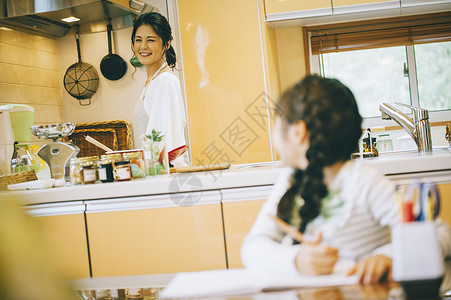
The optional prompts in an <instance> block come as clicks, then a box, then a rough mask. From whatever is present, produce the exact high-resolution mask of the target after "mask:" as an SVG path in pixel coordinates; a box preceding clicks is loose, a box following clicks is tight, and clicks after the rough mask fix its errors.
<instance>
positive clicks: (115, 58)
mask: <svg viewBox="0 0 451 300" xmlns="http://www.w3.org/2000/svg"><path fill="white" fill-rule="evenodd" d="M112 30H113V26H112V25H111V22H108V25H107V33H108V54H107V55H106V56H105V57H104V58H103V59H102V61H101V62H100V71H101V72H102V74H103V76H104V77H105V78H106V79H109V80H118V79H121V78H122V77H123V76H124V75H125V72H126V71H127V63H126V62H125V61H124V60H123V59H122V57H120V56H119V55H117V54H113V50H112V46H111V31H112Z"/></svg>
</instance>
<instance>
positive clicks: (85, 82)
mask: <svg viewBox="0 0 451 300" xmlns="http://www.w3.org/2000/svg"><path fill="white" fill-rule="evenodd" d="M79 38H80V31H79V27H78V25H76V27H75V40H76V41H77V53H78V62H76V63H74V64H73V65H71V66H70V67H69V68H68V69H67V70H66V74H65V75H64V88H65V89H66V91H67V92H68V93H69V94H70V95H71V96H72V97H74V98H76V99H78V102H79V103H80V105H83V106H84V105H89V104H91V97H92V96H93V95H94V94H95V93H96V91H97V88H98V87H99V75H98V74H97V71H96V69H95V68H94V67H93V66H92V65H90V64H87V63H84V62H82V61H81V55H80V40H79ZM83 99H89V102H88V103H87V104H83V103H82V102H81V100H83Z"/></svg>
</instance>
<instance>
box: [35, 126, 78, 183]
mask: <svg viewBox="0 0 451 300" xmlns="http://www.w3.org/2000/svg"><path fill="white" fill-rule="evenodd" d="M74 129H75V124H73V123H58V124H51V125H36V126H32V127H31V132H32V133H33V134H34V135H35V136H37V137H39V138H41V137H43V138H46V139H52V140H53V142H51V143H48V144H46V145H44V146H42V147H41V148H40V149H39V150H38V156H39V157H40V158H42V159H43V160H44V161H45V162H46V163H47V164H48V165H49V167H50V173H51V176H52V178H54V179H63V180H64V181H65V182H66V183H67V182H70V171H69V169H70V160H71V159H72V158H74V157H76V156H77V154H78V152H80V148H78V147H77V146H76V145H74V144H72V143H64V142H59V141H57V140H58V138H62V137H66V136H68V135H70V134H72V132H73V131H74Z"/></svg>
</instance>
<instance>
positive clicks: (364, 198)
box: [241, 75, 451, 284]
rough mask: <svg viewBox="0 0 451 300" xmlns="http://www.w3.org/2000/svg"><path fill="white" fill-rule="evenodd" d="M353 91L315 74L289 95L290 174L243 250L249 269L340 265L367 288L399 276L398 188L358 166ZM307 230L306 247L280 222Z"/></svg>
mask: <svg viewBox="0 0 451 300" xmlns="http://www.w3.org/2000/svg"><path fill="white" fill-rule="evenodd" d="M361 123H362V118H361V116H360V114H359V111H358V108H357V104H356V101H355V99H354V96H353V94H352V92H351V91H350V90H349V89H348V88H347V87H346V86H344V85H343V84H342V83H341V82H340V81H338V80H335V79H328V78H322V77H319V76H316V75H309V76H307V77H306V78H304V79H303V80H302V81H301V82H299V83H298V84H296V85H295V86H294V87H292V88H291V89H289V90H287V91H286V92H284V93H283V94H282V95H281V97H280V99H279V101H278V103H277V108H276V119H275V124H274V143H275V146H276V150H277V152H278V153H279V155H280V159H281V160H282V162H283V163H284V164H285V165H287V166H289V168H286V169H284V170H283V171H282V174H280V177H279V178H278V180H277V182H276V184H275V185H274V188H273V190H272V192H271V194H270V196H269V198H268V200H267V201H266V202H265V204H264V205H263V207H262V209H261V211H260V213H259V215H258V217H257V220H256V221H255V224H254V226H253V227H252V229H251V231H250V232H249V234H248V236H247V237H246V239H245V240H244V242H243V245H242V247H241V258H242V262H243V265H244V266H245V267H246V268H254V269H264V270H269V271H276V272H291V273H301V274H317V275H321V274H329V273H332V272H333V269H334V266H335V264H336V262H337V261H338V259H339V258H340V259H344V260H348V261H349V260H351V261H354V262H355V265H354V266H353V267H351V268H350V269H348V270H347V273H348V274H349V275H351V274H357V275H358V277H359V279H360V282H362V283H366V284H372V283H377V282H379V281H381V280H384V279H388V280H389V279H390V278H391V269H392V259H391V252H392V251H391V245H390V227H392V226H394V225H396V224H397V223H398V222H399V219H398V215H397V206H396V202H395V197H394V192H395V189H394V185H393V184H392V183H391V182H389V181H388V180H387V179H386V178H385V177H384V176H383V175H382V174H379V173H377V172H376V171H374V170H372V169H370V168H369V167H368V166H364V165H363V164H361V163H359V161H351V160H350V157H351V153H352V152H355V150H356V149H357V148H358V140H359V138H360V136H361V134H362V130H361ZM275 216H277V217H278V218H280V219H282V220H283V221H285V222H286V223H289V224H291V225H292V226H294V227H296V228H298V229H299V231H300V232H301V233H303V240H304V242H302V243H300V244H299V243H297V242H295V241H294V240H293V239H292V238H290V237H289V236H288V235H286V234H285V233H284V231H282V230H280V229H279V227H277V226H276V223H275V221H274V217H275ZM436 224H437V226H436V227H437V234H438V240H439V241H440V242H441V248H442V253H443V254H444V256H449V255H450V254H451V245H450V244H451V234H450V230H449V227H448V225H447V224H446V223H443V222H441V221H440V220H437V221H436Z"/></svg>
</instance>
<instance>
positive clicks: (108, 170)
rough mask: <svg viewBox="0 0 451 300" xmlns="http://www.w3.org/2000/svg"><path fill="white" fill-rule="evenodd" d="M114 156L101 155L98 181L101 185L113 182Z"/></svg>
mask: <svg viewBox="0 0 451 300" xmlns="http://www.w3.org/2000/svg"><path fill="white" fill-rule="evenodd" d="M114 158H115V155H114V154H105V155H102V156H101V158H100V162H99V179H100V181H101V182H102V183H105V182H113V181H114V172H113V164H114Z"/></svg>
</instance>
